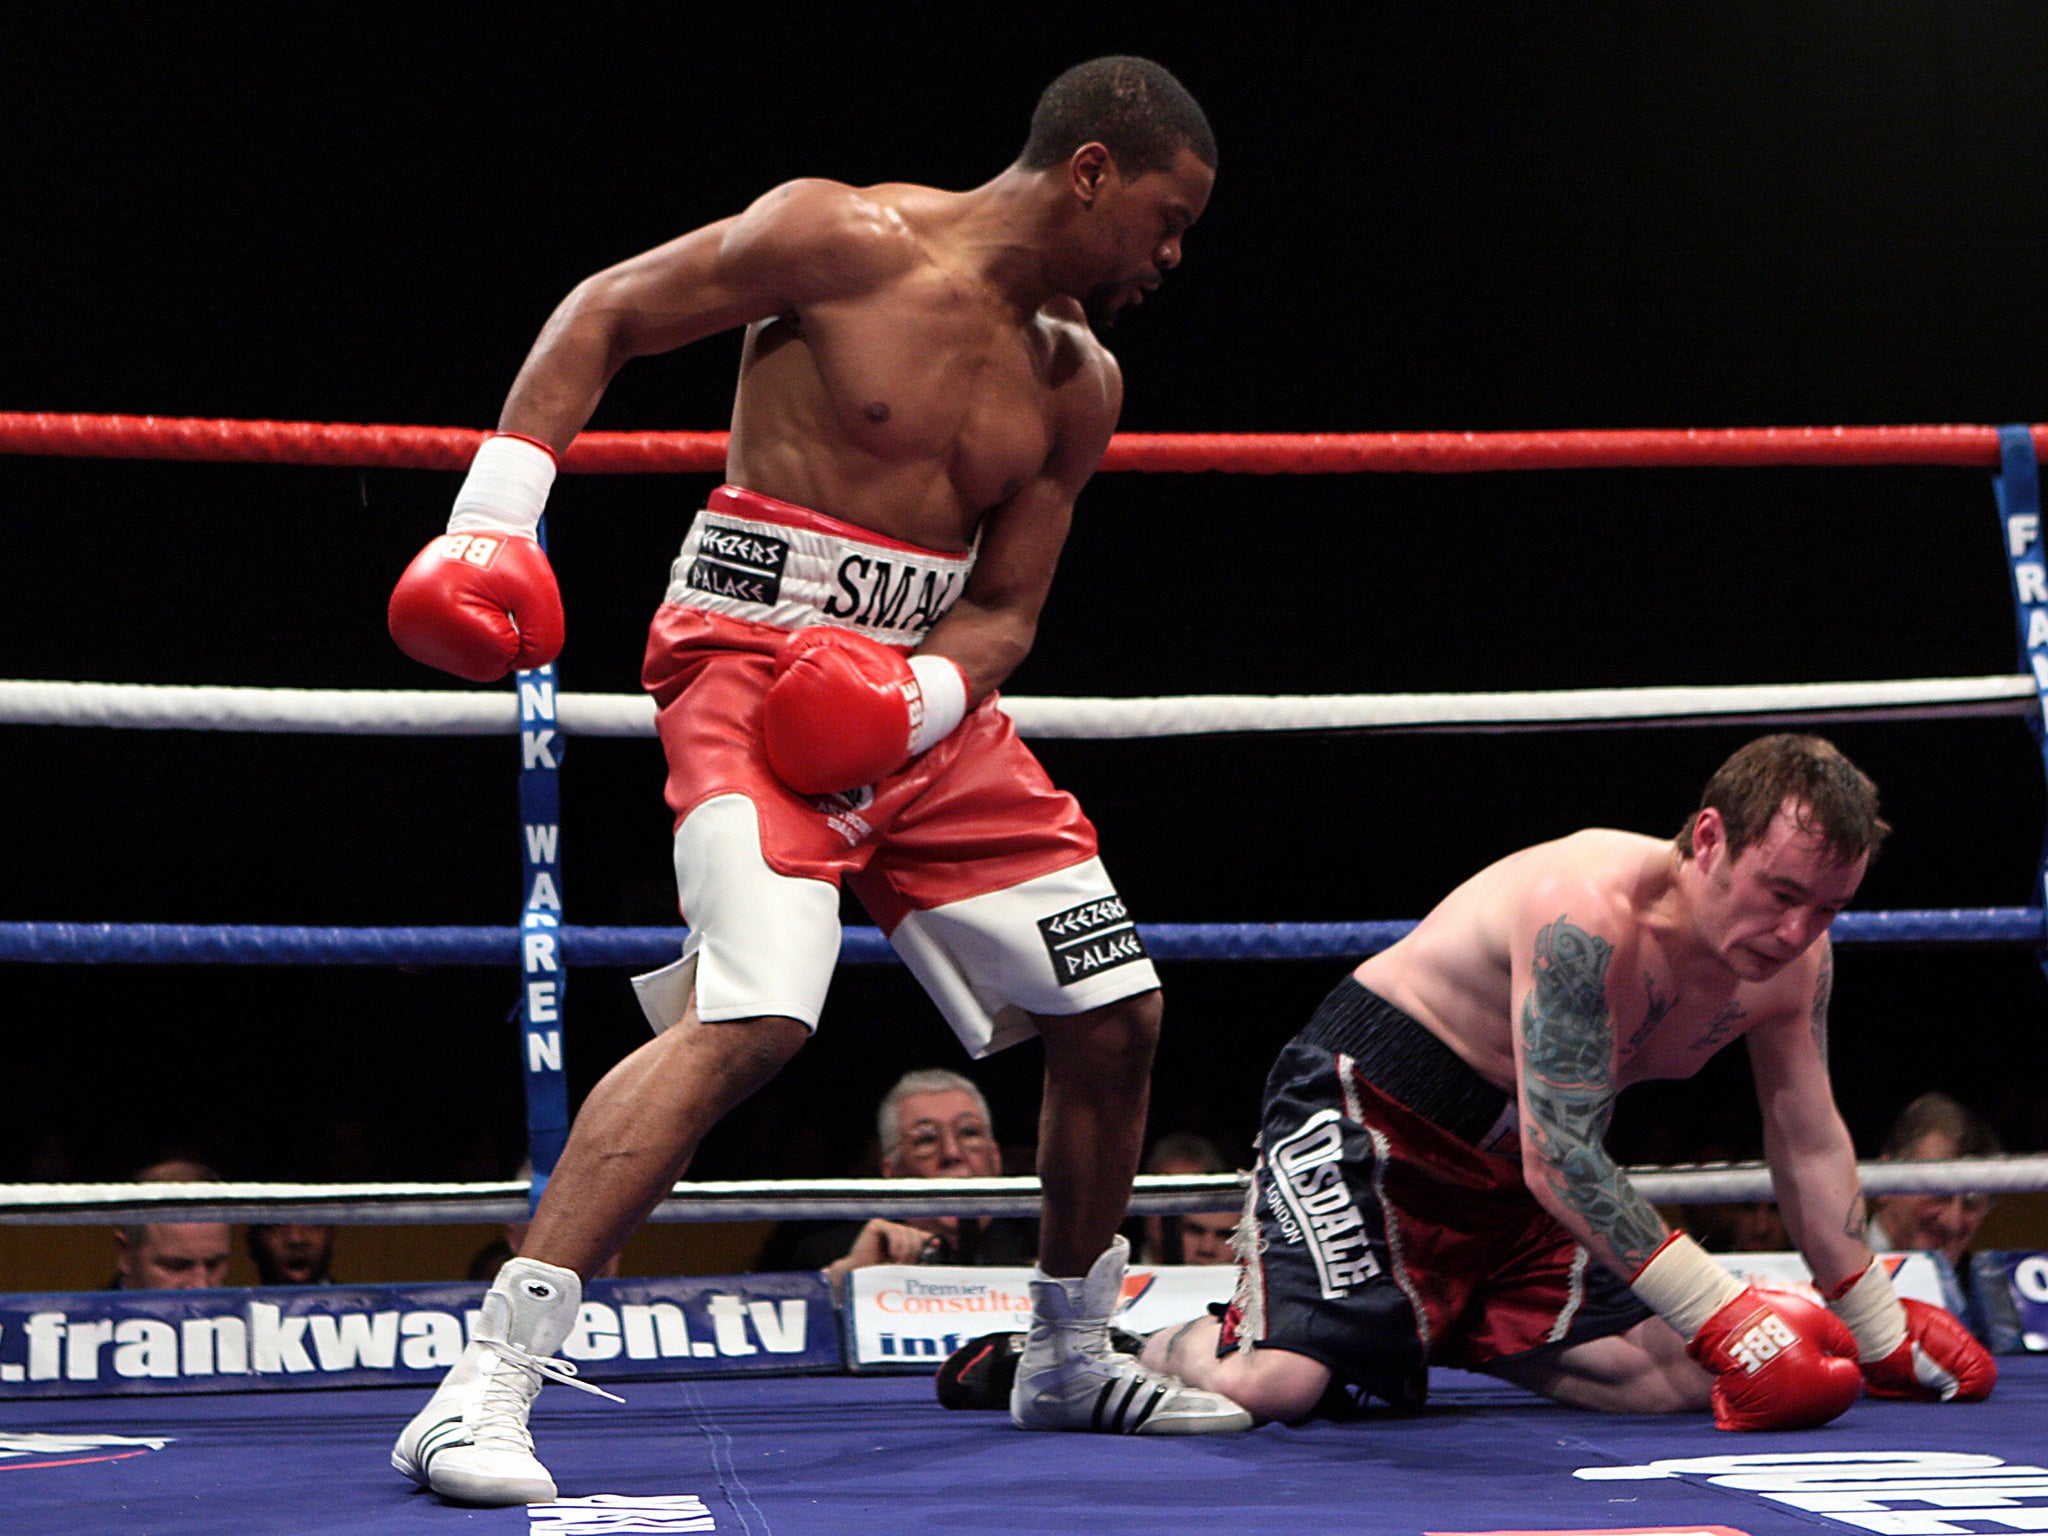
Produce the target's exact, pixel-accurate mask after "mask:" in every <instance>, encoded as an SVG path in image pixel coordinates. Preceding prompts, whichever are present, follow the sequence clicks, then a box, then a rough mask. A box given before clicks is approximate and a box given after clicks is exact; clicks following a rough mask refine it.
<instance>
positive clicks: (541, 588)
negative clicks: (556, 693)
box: [388, 533, 562, 683]
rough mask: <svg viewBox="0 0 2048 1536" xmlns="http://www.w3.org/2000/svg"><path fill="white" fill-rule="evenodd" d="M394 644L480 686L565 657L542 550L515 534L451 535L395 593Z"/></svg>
mask: <svg viewBox="0 0 2048 1536" xmlns="http://www.w3.org/2000/svg"><path fill="white" fill-rule="evenodd" d="M388 618H389V622H390V625H391V638H392V639H393V640H396V641H397V642H398V648H399V649H400V650H401V651H404V652H405V654H406V655H408V656H410V657H412V659H413V660H414V661H423V662H425V663H426V664H427V665H428V666H430V667H439V668H440V669H441V670H442V671H443V672H453V673H454V674H455V675H456V676H457V677H466V678H468V679H469V680H470V681H471V682H473V683H488V682H493V681H495V680H496V679H498V678H501V677H503V676H504V675H505V674H506V673H507V672H510V671H512V670H513V669H514V668H515V667H538V666H542V665H544V664H546V663H547V662H550V661H553V660H554V659H555V657H557V656H558V655H560V654H561V651H562V595H561V592H560V591H559V590H558V589H557V588H556V586H555V572H554V568H553V567H552V566H550V565H549V564H548V557H547V556H546V555H545V554H543V553H542V552H541V547H540V545H538V544H536V543H535V542H534V541H533V540H532V539H529V538H523V537H521V536H520V535H518V534H514V533H446V534H443V535H441V537H439V538H438V539H435V540H434V541H433V542H432V543H431V544H429V545H428V546H427V547H426V548H425V549H423V550H421V551H420V552H419V554H418V555H416V556H415V557H414V558H413V562H412V564H411V565H409V566H407V567H406V568H405V574H404V575H403V576H401V577H399V578H398V586H397V587H396V588H395V589H394V590H393V591H392V593H391V607H390V611H389V614H388Z"/></svg>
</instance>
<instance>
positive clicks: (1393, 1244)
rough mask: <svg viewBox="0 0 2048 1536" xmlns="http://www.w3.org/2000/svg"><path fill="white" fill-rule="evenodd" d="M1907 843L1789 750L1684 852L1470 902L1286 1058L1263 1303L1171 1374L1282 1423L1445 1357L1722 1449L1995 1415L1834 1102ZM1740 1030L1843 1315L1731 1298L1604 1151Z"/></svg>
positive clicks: (1609, 846)
mask: <svg viewBox="0 0 2048 1536" xmlns="http://www.w3.org/2000/svg"><path fill="white" fill-rule="evenodd" d="M1888 830H1889V829H1888V828H1887V827H1886V825H1885V823H1884V822H1883V821H1882V820H1881V819H1880V818H1879V816H1878V806H1877V793H1876V789H1875V786H1873V785H1872V784H1871V782H1870V780H1869V779H1867V778H1865V777H1864V775H1863V774H1862V773H1860V772H1859V771H1858V770H1857V769H1856V768H1855V767H1854V766H1853V765H1852V764H1851V763H1850V762H1849V761H1848V759H1847V758H1845V757H1843V756H1842V754H1841V753H1840V752H1838V751H1836V750H1835V748H1834V747H1833V746H1831V745H1830V744H1829V743H1827V742H1825V741H1822V740H1820V739H1819V738H1816V737H1808V736H1770V737H1765V738H1763V739H1761V740H1759V741H1755V742H1752V743H1751V744H1750V745H1748V746H1747V747H1744V748H1743V749H1742V750H1741V751H1739V752H1737V753H1736V754H1735V755H1734V756H1733V757H1731V758H1730V759H1729V760H1728V761H1727V763H1725V764H1724V765H1723V766H1722V767H1721V769H1720V771H1719V772H1717V773H1716V774H1715V775H1714V778H1713V780H1712V781H1711V782H1710V783H1709V784H1708V786H1707V789H1706V793H1705V795H1704V796H1703V798H1702V800H1701V804H1700V808H1699V810H1698V811H1697V812H1696V813H1695V814H1694V815H1693V817H1692V818H1691V819H1690V820H1689V821H1688V822H1687V823H1686V825H1685V827H1684V829H1683V830H1682V831H1681V832H1680V833H1679V834H1678V836H1677V838H1676V839H1675V840H1673V841H1658V840H1656V839H1652V838H1648V837H1641V836H1636V835H1634V834H1630V833H1625V832H1613V831H1605V830H1600V831H1585V832H1578V833H1574V834H1572V835H1571V836H1568V837H1565V838H1561V839H1559V840H1558V841H1556V842H1551V843H1544V844H1540V845H1538V846H1536V847H1533V848H1526V849H1523V850H1522V851H1521V852H1519V853H1515V854H1511V855H1509V856H1508V857H1507V858H1505V859H1503V860H1501V861H1500V862H1499V863H1497V864H1494V865H1492V866H1490V867H1489V868H1487V869H1484V870H1481V871H1480V872H1479V873H1478V874H1477V875H1475V876H1473V877H1472V878H1471V879H1470V880H1467V881H1466V882H1465V883H1464V884H1463V885H1460V886H1459V887H1458V888H1457V889H1456V890H1454V891H1453V892H1451V894H1450V895H1449V896H1447V897H1446V898H1444V900H1443V901H1442V902H1441V903H1439V904H1438V906H1437V907H1436V908H1435V910H1434V911H1432V912H1431V913H1430V914H1429V916H1427V917H1426V918H1424V919H1423V921H1422V922H1421V923H1420V924H1419V925H1418V926H1417V927H1416V928H1415V930H1414V931H1413V932H1412V933H1410V934H1409V935H1408V936H1407V937H1405V938H1403V939H1402V940H1401V941H1400V942H1399V943H1397V944H1395V945H1393V946H1392V947H1391V948H1389V949H1387V950H1386V951H1384V952H1383V953H1381V954H1379V955H1376V956H1374V957H1373V958H1372V959H1370V960H1367V961H1366V962H1365V963H1364V964H1363V965H1360V966H1359V967H1358V968H1357V970H1356V971H1354V972H1353V973H1352V974H1351V975H1350V976H1349V977H1347V978H1345V980H1344V981H1342V982H1341V983H1339V985H1338V987H1337V989H1336V991H1334V992H1333V993H1331V994H1330V996H1329V998H1328V999H1327V1000H1326V1001H1325V1002H1324V1003H1323V1005H1322V1007H1321V1009H1320V1010H1319V1011H1318V1012H1317V1013H1316V1015H1315V1017H1314V1018H1313V1019H1311V1020H1310V1021H1309V1023H1308V1025H1307V1027H1306V1028H1304V1029H1303V1030H1302V1031H1301V1033H1300V1034H1298V1035H1297V1036H1296V1037H1295V1038H1294V1040H1293V1041H1292V1042H1291V1043H1290V1044H1289V1045H1288V1046H1287V1047H1286V1049H1285V1050H1283V1051H1282V1052H1281V1055H1280V1059H1279V1061H1278V1062H1277V1063H1276V1064H1275V1066H1274V1068H1273V1070H1272V1073H1271V1075H1270V1076H1269V1078H1268V1079H1267V1082H1266V1092H1265V1102H1264V1109H1263V1112H1262V1121H1263V1123H1262V1127H1261V1132H1260V1152H1259V1164H1258V1168H1257V1171H1256V1173H1255V1174H1254V1177H1253V1185H1252V1190H1251V1194H1250V1197H1249V1200H1248V1202H1247V1208H1246V1214H1245V1219H1244V1224H1243V1226H1242V1227H1241V1228H1240V1232H1239V1248H1240V1252H1241V1253H1242V1254H1243V1267H1242V1269H1241V1271H1240V1275H1239V1281H1238V1287H1237V1293H1236V1297H1235V1299H1234V1300H1233V1301H1232V1303H1231V1304H1230V1306H1229V1308H1228V1309H1227V1311H1226V1312H1225V1313H1224V1315H1223V1316H1222V1317H1221V1318H1220V1319H1216V1318H1202V1319H1198V1320H1197V1321H1195V1322H1192V1323H1189V1324H1186V1325H1185V1326H1183V1327H1180V1328H1175V1329H1170V1330H1165V1331H1162V1332H1160V1333H1158V1334H1155V1335H1153V1337H1152V1338H1151V1339H1150V1340H1149V1341H1147V1343H1146V1346H1145V1350H1144V1355H1143V1358H1144V1360H1145V1362H1146V1364H1148V1365H1150V1366H1152V1367H1154V1368H1155V1369H1160V1370H1172V1371H1174V1372H1175V1373H1177V1374H1178V1375H1179V1376H1180V1377H1181V1378H1182V1379H1184V1380H1186V1381H1189V1382H1192V1383H1195V1384H1197V1385H1201V1386H1206V1387H1209V1388H1211V1389H1213V1390H1215V1391H1218V1392H1222V1393H1225V1394H1227V1395H1228V1396H1229V1397H1231V1398H1232V1399H1233V1400H1234V1401H1236V1402H1239V1403H1241V1404H1243V1405H1244V1406H1245V1407H1246V1408H1248V1409H1250V1410H1251V1411H1252V1412H1253V1413H1254V1414H1256V1415H1258V1416H1259V1417H1261V1418H1264V1419H1279V1420H1296V1419H1301V1418H1304V1417H1306V1416H1307V1415H1309V1414H1310V1413H1311V1412H1312V1411H1313V1410H1314V1409H1315V1408H1316V1406H1317V1405H1318V1403H1319V1401H1321V1400H1323V1398H1324V1396H1325V1394H1326V1393H1327V1392H1329V1391H1330V1390H1331V1388H1332V1387H1333V1386H1336V1387H1349V1388H1353V1389H1362V1390H1363V1391H1365V1392H1369V1393H1371V1394H1373V1395H1375V1396H1378V1397H1382V1398H1385V1399H1386V1400H1388V1401H1390V1402H1392V1403H1395V1404H1405V1405H1409V1406H1420V1404H1421V1402H1422V1399H1423V1393H1424V1389H1425V1385H1426V1367H1427V1366H1428V1364H1429V1363H1431V1362H1436V1363H1440V1364H1444V1365H1450V1366H1458V1367H1463V1368H1466V1369H1472V1370H1480V1371H1485V1372H1489V1373H1491V1374H1493V1375H1496V1376H1499V1377H1502V1378H1504V1379H1505V1380H1508V1381H1511V1382H1515V1383H1517V1384H1519V1385H1522V1386H1525V1387H1528V1388H1530V1389H1531V1390H1533V1391H1536V1392H1540V1393H1542V1394H1544V1395H1545V1396H1548V1397H1552V1398H1555V1399H1556V1400H1558V1401H1559V1402H1564V1403H1570V1404H1573V1405H1575V1406H1580V1407H1587V1408H1601V1409H1610V1410H1614V1411H1618V1412H1630V1413H1649V1412H1668V1411H1676V1410H1684V1409H1697V1408H1703V1407H1705V1406H1707V1405H1708V1404H1709V1403H1711V1405H1712V1407H1713V1410H1714V1422H1715V1423H1716V1424H1717V1425H1718V1426H1720V1427H1721V1428H1723V1429H1774V1428H1796V1427H1803V1426H1809V1425H1815V1424H1822V1423H1825V1422H1827V1421H1828V1420H1829V1419H1832V1418H1834V1417H1835V1416H1836V1415H1837V1414H1839V1413H1841V1412H1842V1411H1843V1410H1844V1409H1846V1408H1847V1407H1848V1406H1849V1404H1850V1403H1851V1402H1852V1401H1853V1400H1854V1399H1855V1397H1856V1395H1857V1392H1858V1390H1859V1387H1862V1388H1867V1389H1868V1390H1869V1391H1871V1392H1873V1393H1876V1394H1878V1395H1881V1396H1888V1397H1907V1398H1921V1399H1930V1400H1932V1399H1939V1400H1942V1401H1950V1400H1971V1399H1976V1398H1981V1397H1983V1396H1985V1395H1986V1394H1987V1393H1989V1392H1990V1390H1991V1387H1992V1384H1993V1382H1994V1381H1995V1380H1996V1378H1997V1369H1996V1366H1995V1365H1994V1364H1993V1362H1992V1360H1991V1357H1990V1356H1989V1355H1988V1354H1987V1353H1986V1352H1985V1351H1984V1349H1983V1348H1982V1347H1981V1346H1980V1345H1979V1344H1978V1343H1977V1342H1976V1340H1974V1339H1973V1338H1971V1337H1970V1335H1969V1333H1968V1332H1967V1331H1966V1330H1965V1329H1964V1328H1963V1327H1962V1325H1961V1324H1960V1323H1958V1322H1957V1321H1956V1320H1955V1319H1954V1318H1952V1317H1951V1316H1950V1315H1949V1314H1948V1313H1946V1312H1944V1311H1942V1310H1941V1309H1940V1308H1938V1307H1930V1306H1926V1305H1924V1304H1922V1303H1920V1302H1916V1301H1906V1302H1903V1303H1902V1302H1901V1301H1900V1299H1899V1298H1898V1297H1897V1296H1896V1295H1895V1294H1894V1293H1893V1290H1892V1287H1891V1282H1890V1281H1889V1279H1888V1278H1887V1277H1886V1274H1885V1271H1884V1269H1883V1268H1882V1267H1881V1266H1880V1265H1878V1264H1876V1263H1875V1262H1873V1260H1872V1256H1871V1251H1870V1249H1869V1248H1868V1247H1867V1246H1866V1245H1865V1243H1864V1239H1863V1201H1862V1196H1861V1193H1860V1190H1859V1188H1858V1183H1857V1175H1856V1157H1855V1150H1854V1148H1853V1146H1852V1145H1851V1143H1850V1140H1849V1134H1848V1131H1847V1129H1846V1128H1845V1127H1844V1125H1843V1123H1842V1118H1841V1116H1840V1114H1839V1113H1838V1112H1837V1111H1836V1108H1835V1103H1834V1095H1833V1092H1832V1090H1831V1088H1830V1087H1829V1083H1828V1069H1827V1026H1828V994H1829V989H1830V983H1831V981H1832V978H1833V959H1832V954H1831V951H1830V947H1829V942H1828V938H1827V931H1828V926H1829V924H1830V923H1831V922H1832V921H1833V920H1834V917H1835V915H1836V914H1837V913H1838V912H1839V911H1840V910H1841V909H1842V906H1843V904H1844V903H1845V902H1847V901H1848V900H1849V899H1850V897H1851V896H1853V895H1854V894H1855V892H1856V888H1857V886H1858V885H1859V884H1860V883H1861V881H1862V878H1863V873H1864V870H1865V868H1866V867H1867V865H1868V864H1869V862H1870V859H1871V858H1872V857H1873V856H1874V855H1875V854H1876V852H1877V850H1878V847H1879V845H1880V843H1881V842H1882V841H1883V838H1884V836H1885V833H1886V832H1887V831H1888ZM1738 1037H1740V1038H1742V1039H1744V1040H1746V1041H1747V1043H1748V1047H1749V1056H1750V1063H1751V1066H1752V1069H1753V1071H1754V1075H1755V1079H1756V1086H1757V1096H1758V1102H1759V1104H1760V1106H1761V1108H1762V1111H1763V1122H1764V1151H1765V1155H1766V1157H1767V1158H1768V1159H1769V1162H1770V1166H1771V1173H1772V1180H1773V1183H1774V1186H1775V1188H1776V1191H1777V1196H1778V1201H1779V1204H1780V1205H1781V1207H1782V1208H1783V1210H1784V1213H1785V1224H1786V1228H1787V1230H1788V1232H1790V1234H1791V1236H1792V1239H1793V1241H1794V1242H1795V1243H1796V1244H1797V1245H1798V1247H1799V1250H1800V1252H1801V1253H1803V1254H1804V1255H1805V1257H1806V1260H1807V1263H1808V1265H1809V1266H1810V1267H1811V1269H1812V1272H1813V1276H1814V1280H1815V1283H1816V1284H1817V1285H1818V1286H1819V1288H1820V1290H1821V1292H1822V1293H1823V1295H1825V1296H1826V1297H1827V1298H1828V1310H1825V1311H1824V1310H1822V1309H1821V1308H1819V1307H1815V1306H1812V1305H1810V1304H1808V1303H1805V1302H1803V1301H1801V1300H1799V1299H1797V1298H1794V1297H1788V1296H1785V1295H1782V1294H1778V1293H1765V1292H1760V1291H1757V1290H1755V1289H1751V1288H1745V1287H1744V1286H1742V1285H1741V1284H1739V1283H1738V1282H1736V1281H1735V1280H1733V1279H1731V1278H1730V1277H1729V1276H1728V1274H1727V1273H1726V1272H1725V1271H1724V1270H1722V1269H1721V1267H1720V1266H1719V1265H1718V1264H1716V1263H1715V1262H1714V1261H1713V1260H1712V1259H1711V1258H1709V1257H1708V1256H1707V1254H1706V1253H1705V1252H1704V1251H1702V1250H1701V1249H1700V1247H1699V1246H1698V1245H1697V1244H1696V1243H1694V1242H1693V1240H1692V1239H1691V1238H1689V1237H1686V1236H1685V1235H1684V1234H1683V1233H1674V1232H1672V1231H1670V1230H1669V1229H1667V1228H1666V1226H1665V1224H1664V1221H1663V1219H1662V1218H1661V1217H1660V1216H1659V1215H1658V1214H1657V1212H1656V1211H1655V1209H1653V1208H1652V1207H1651V1205H1650V1204H1649V1202H1648V1201H1646V1200H1644V1199H1643V1197H1642V1196H1641V1195H1640V1194H1638V1193H1637V1192H1636V1191H1635V1189H1634V1188H1632V1187H1631V1185H1630V1183H1629V1181H1628V1179H1627V1177H1626V1176H1625V1175H1624V1174H1623V1173H1622V1171H1621V1169H1620V1168H1619V1167H1617V1166H1616V1165H1615V1163H1614V1161H1613V1159H1612V1158H1611V1157H1610V1156H1609V1155H1608V1153H1607V1150H1606V1148H1605V1147H1604V1145H1603V1144H1602V1138H1603V1136H1604V1134H1605V1132H1606V1129H1607V1124H1608V1120H1609V1117H1610V1116H1611V1114H1612V1112H1613V1108H1614V1098H1615V1095H1616V1093H1617V1092H1619V1091H1620V1090H1621V1089H1622V1088H1623V1087H1625V1086H1626V1085H1628V1084H1629V1083H1631V1082H1636V1081H1639V1080H1642V1079H1644V1078H1675V1077H1688V1076H1691V1075H1692V1074H1693V1073H1694V1072H1697V1071H1698V1070H1699V1068H1700V1067H1701V1066H1702V1065H1703V1064H1704V1063H1705V1062H1706V1060H1707V1059H1708V1057H1710V1056H1712V1055H1713V1054H1714V1052H1716V1051H1717V1050H1719V1049H1720V1048H1721V1047H1722V1046H1724V1045H1726V1044H1727V1043H1728V1042H1730V1041H1731V1040H1734V1039H1736V1038H1738Z"/></svg>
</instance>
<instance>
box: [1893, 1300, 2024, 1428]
mask: <svg viewBox="0 0 2048 1536" xmlns="http://www.w3.org/2000/svg"><path fill="white" fill-rule="evenodd" d="M1900 1305H1901V1306H1903V1307H1904V1308H1905V1309H1906V1341H1905V1342H1904V1343H1903V1344H1901V1345H1900V1346H1899V1347H1898V1348H1897V1349H1895V1350H1893V1351H1892V1352H1891V1353H1890V1354H1888V1355H1886V1356H1885V1357H1884V1358H1883V1359H1882V1360H1866V1361H1865V1362H1864V1363H1863V1384H1864V1386H1865V1387H1867V1388H1868V1389H1869V1391H1870V1395H1871V1396H1872V1397H1904V1398H1911V1399H1913V1400H1914V1401H1917V1402H1923V1403H1951V1402H1953V1403H1980V1402H1982V1401H1983V1400H1984V1399H1985V1398H1987V1397H1989V1396H1990V1395H1991V1389H1992V1388H1993V1387H1995V1386H1996V1385H1998V1363H1997V1362H1996V1361H1995V1360H1993V1359H1992V1358H1991V1352H1990V1351H1989V1350H1987V1349H1986V1348H1985V1347H1984V1346H1983V1345H1982V1344H1979V1343H1978V1342H1977V1341H1976V1340H1975V1339H1973V1338H1972V1337H1970V1330H1969V1329H1967V1328H1965V1327H1964V1326H1963V1325H1962V1324H1961V1323H1960V1322H1958V1321H1956V1319H1955V1318H1954V1317H1952V1316H1951V1315H1950V1314H1949V1313H1947V1312H1945V1311H1943V1310H1942V1309H1941V1308H1940V1307H1930V1306H1929V1305H1928V1304H1927V1303H1926V1302H1924V1301H1915V1300H1913V1299H1912V1298H1911V1297H1910V1296H1906V1297H1901V1298H1900Z"/></svg>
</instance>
